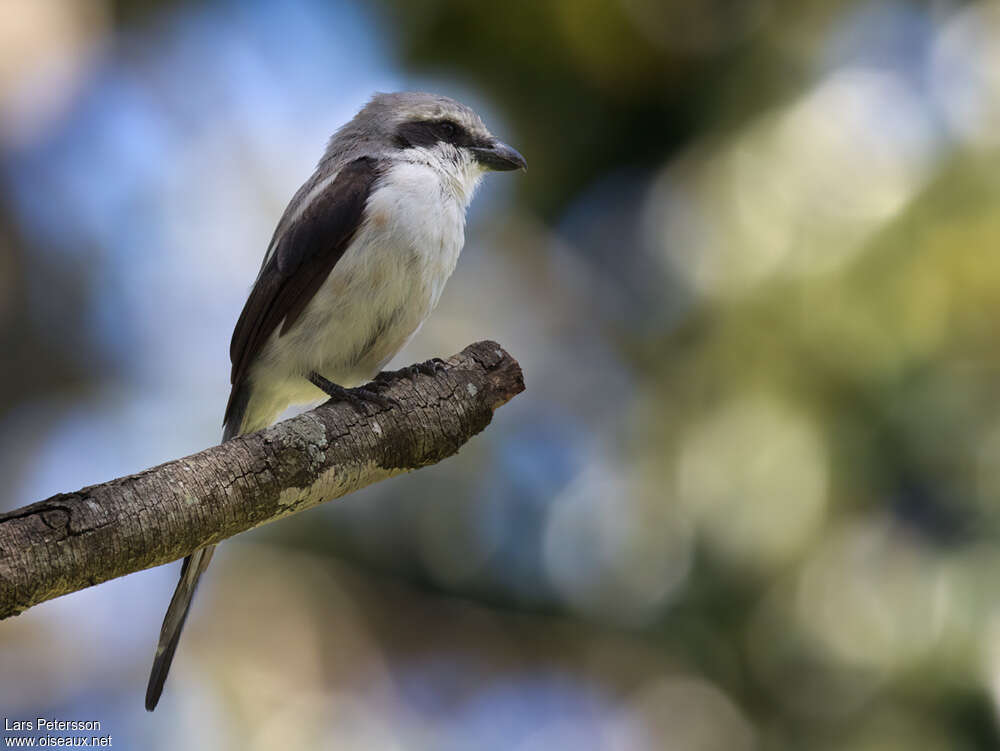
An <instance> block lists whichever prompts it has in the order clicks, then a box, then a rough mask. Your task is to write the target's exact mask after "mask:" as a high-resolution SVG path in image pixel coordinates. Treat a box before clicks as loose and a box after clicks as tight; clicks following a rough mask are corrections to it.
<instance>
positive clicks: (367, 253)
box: [242, 165, 465, 431]
mask: <svg viewBox="0 0 1000 751" xmlns="http://www.w3.org/2000/svg"><path fill="white" fill-rule="evenodd" d="M397 169H398V168H397ZM406 169H407V170H408V172H409V173H410V174H404V175H396V176H395V177H396V179H393V181H392V184H393V185H394V186H397V187H395V188H394V189H391V190H390V189H388V188H382V189H379V190H377V191H375V192H374V193H373V194H372V196H371V198H370V199H369V203H368V210H367V215H368V217H369V219H368V221H367V222H366V224H365V225H364V226H363V227H362V228H361V230H360V231H359V232H358V235H357V236H356V238H355V240H354V242H353V243H352V244H351V246H350V247H349V248H348V250H347V251H346V252H345V254H344V256H343V258H341V259H340V260H339V261H338V262H337V265H336V266H334V269H333V271H332V272H331V273H330V276H329V277H328V278H327V279H326V281H325V282H324V284H323V286H322V287H321V288H320V290H319V291H318V292H317V293H316V295H315V297H314V298H313V299H312V301H311V302H310V303H309V305H308V306H307V307H306V309H305V311H304V312H303V314H302V316H301V318H300V319H299V320H298V321H297V322H296V324H295V326H293V327H292V329H291V330H290V331H288V332H287V333H285V335H284V336H278V333H277V332H275V333H274V334H272V336H271V338H270V339H269V341H268V343H267V344H266V345H265V346H264V348H263V349H262V351H261V354H260V356H259V358H258V360H257V362H256V363H255V365H254V366H253V367H252V369H251V372H250V382H251V397H250V401H249V404H248V407H247V411H246V415H245V417H244V421H243V426H242V431H250V430H257V429H259V428H261V427H264V426H265V425H267V424H269V423H270V422H272V421H273V420H274V419H275V418H276V417H277V416H278V415H279V414H280V413H281V412H282V411H284V410H285V409H286V408H287V407H288V406H290V405H292V404H301V403H306V402H313V401H317V400H320V399H322V398H323V396H324V395H323V393H322V392H321V391H320V390H319V389H317V388H316V387H315V386H313V385H312V384H311V383H310V382H309V381H308V380H306V379H307V377H308V375H309V373H310V372H313V371H315V372H317V373H319V374H320V375H322V376H324V377H326V378H328V379H329V380H331V381H333V382H334V383H337V384H339V385H341V386H347V387H350V386H356V385H359V384H361V383H364V382H366V381H368V380H370V379H371V378H372V377H373V376H374V375H375V374H376V373H378V372H379V371H380V370H381V369H382V368H383V367H384V366H385V365H386V363H388V361H389V360H391V359H392V358H393V357H394V356H395V355H396V353H397V352H399V350H401V349H402V348H403V346H405V345H406V343H407V342H408V341H409V340H410V339H411V338H412V337H413V335H414V334H415V333H416V332H417V330H418V329H419V328H420V326H421V324H422V323H423V322H424V320H425V319H426V318H427V316H428V315H429V314H430V313H431V311H432V310H433V309H434V307H435V306H436V305H437V302H438V299H439V298H440V296H441V292H442V291H443V289H444V285H445V282H446V281H447V280H448V277H449V276H451V273H452V271H453V270H454V268H455V263H456V262H457V260H458V255H459V252H460V251H461V249H462V244H463V242H464V222H465V206H464V205H463V204H462V203H460V202H459V201H458V200H442V199H441V195H442V193H441V192H440V185H439V183H438V181H437V179H436V176H434V175H433V173H431V174H430V175H428V174H427V173H428V172H429V171H428V170H427V169H426V168H423V167H419V166H417V165H406ZM406 178H409V179H408V180H407V179H406ZM431 182H432V185H430V187H429V183H431Z"/></svg>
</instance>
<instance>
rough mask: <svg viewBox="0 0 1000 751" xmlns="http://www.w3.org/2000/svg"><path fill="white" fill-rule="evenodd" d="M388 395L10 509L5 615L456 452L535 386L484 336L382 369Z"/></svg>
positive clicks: (1, 579)
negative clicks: (409, 366) (429, 362)
mask: <svg viewBox="0 0 1000 751" xmlns="http://www.w3.org/2000/svg"><path fill="white" fill-rule="evenodd" d="M379 382H380V387H379V391H380V392H381V393H382V394H384V395H385V396H388V397H390V398H391V400H393V401H394V402H395V403H393V404H392V405H391V406H387V407H380V406H378V405H372V404H368V403H366V404H365V405H364V406H363V408H362V409H363V411H364V412H365V414H364V415H362V414H360V412H359V411H358V410H357V409H355V408H354V407H353V406H351V405H349V404H346V403H343V402H338V403H333V402H332V401H331V402H327V403H325V404H323V405H321V406H319V407H317V408H316V409H314V410H312V411H310V412H306V413H305V414H302V415H299V416H298V417H294V418H292V419H291V420H286V421H284V422H281V423H278V424H277V425H274V426H272V427H270V428H268V429H266V430H262V431H259V432H257V433H251V434H250V435H246V436H241V437H239V438H236V439H234V440H232V441H229V442H228V443H224V444H222V445H219V446H214V447H212V448H209V449H206V450H205V451H202V452H200V453H197V454H193V455H191V456H188V457H185V458H183V459H176V460H174V461H171V462H167V463H166V464H161V465H160V466H158V467H153V468H152V469H147V470H145V471H144V472H140V473H138V474H135V475H129V476H128V477H120V478H118V479H115V480H111V481H109V482H106V483H103V484H101V485H94V486H92V487H89V488H84V489H83V490H79V491H77V492H76V493H60V494H59V495H55V496H53V497H51V498H49V499H47V500H44V501H40V502H38V503H34V504H32V505H30V506H25V507H23V508H20V509H17V510H15V511H10V512H8V513H5V514H0V618H6V617H8V616H11V615H16V614H18V613H20V612H22V611H24V610H26V609H27V608H30V607H31V606H32V605H37V604H38V603H40V602H44V601H45V600H49V599H51V598H53V597H58V596H59V595H64V594H67V593H69V592H75V591H76V590H78V589H83V588H84V587H89V586H91V585H94V584H99V583H100V582H103V581H107V580H108V579H113V578H115V577H117V576H124V575H125V574H129V573H132V572H133V571H139V570H141V569H144V568H150V567H152V566H159V565H160V564H163V563H167V562H169V561H173V560H175V559H177V558H181V557H183V556H186V555H188V554H190V553H191V552H192V551H194V550H197V549H198V548H201V547H204V546H205V545H209V544H212V543H217V542H220V541H222V540H225V539H226V538H227V537H232V536H233V535H235V534H238V533H239V532H243V531H245V530H247V529H251V528H253V527H259V526H260V525H262V524H267V523H268V522H272V521H274V520H276V519H280V518H282V517H285V516H289V515H291V514H294V513H297V512H299V511H303V510H305V509H307V508H312V507H313V506H316V505H318V504H320V503H322V502H324V501H327V500H331V499H333V498H339V497H340V496H343V495H346V494H347V493H350V492H353V491H355V490H358V489H360V488H363V487H365V486H366V485H370V484H372V483H374V482H378V481H379V480H384V479H386V478H388V477H392V476H394V475H398V474H401V473H403V472H408V471H410V470H413V469H419V468H420V467H426V466H428V465H430V464H435V463H436V462H439V461H441V460H442V459H445V458H447V457H449V456H451V455H452V454H454V453H456V452H457V451H458V449H459V447H460V446H461V445H462V444H464V443H465V442H466V441H468V440H469V439H470V438H471V437H472V436H474V435H475V434H476V433H478V432H479V431H481V430H483V428H485V427H486V426H487V425H488V424H489V422H490V420H491V419H492V417H493V411H494V410H495V409H497V407H500V406H501V405H503V404H505V403H506V402H507V401H509V400H510V399H511V398H513V397H514V396H515V395H517V394H518V393H520V392H521V391H523V390H524V380H523V377H522V374H521V368H520V366H518V364H517V362H516V361H515V360H514V359H513V358H512V357H511V356H510V355H508V354H507V353H506V352H504V350H503V349H501V348H500V346H499V345H498V344H496V343H495V342H489V341H486V342H477V343H476V344H472V345H469V346H468V347H466V348H465V349H464V350H462V352H460V353H459V354H457V355H454V356H453V357H451V358H450V359H449V360H447V361H446V362H445V365H444V367H443V369H442V370H440V371H439V372H437V373H436V374H434V375H426V374H417V375H416V376H411V375H410V373H409V372H408V370H406V369H404V370H401V371H396V372H393V373H384V374H382V375H381V376H380V377H379Z"/></svg>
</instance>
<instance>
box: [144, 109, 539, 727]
mask: <svg viewBox="0 0 1000 751" xmlns="http://www.w3.org/2000/svg"><path fill="white" fill-rule="evenodd" d="M526 166H527V165H526V163H525V161H524V157H522V156H521V155H520V154H519V153H518V152H517V151H516V150H514V149H512V148H511V147H510V146H507V145H506V144H503V143H501V142H500V141H498V140H497V139H496V138H494V137H493V135H492V134H491V133H490V132H489V131H488V130H487V129H486V126H485V125H483V121H482V120H481V119H480V118H479V116H478V115H476V113H475V112H473V111H472V110H471V109H469V108H468V107H466V106H464V105H462V104H459V103H458V102H456V101H454V100H452V99H449V98H447V97H443V96H437V95H434V94H423V93H411V92H404V93H396V94H376V95H375V96H374V97H372V99H371V101H370V102H368V104H367V105H365V107H364V108H363V109H362V110H361V111H360V112H358V114H357V115H355V117H354V119H353V120H351V121H350V122H349V123H347V124H346V125H345V126H344V127H342V128H341V129H340V130H339V131H337V133H335V134H334V136H333V138H331V139H330V143H329V144H328V145H327V148H326V152H325V153H324V154H323V157H322V159H320V161H319V165H318V166H317V167H316V171H315V172H314V173H313V175H312V177H310V178H309V179H308V180H307V181H306V183H305V184H304V185H303V186H302V187H301V188H299V191H298V192H297V193H296V194H295V195H294V196H293V197H292V200H291V202H290V203H289V204H288V208H286V209H285V213H284V215H283V216H282V217H281V220H280V221H279V222H278V227H277V229H276V230H275V231H274V236H273V237H272V238H271V243H270V245H269V246H268V248H267V253H266V254H265V255H264V262H263V264H262V265H261V269H260V273H259V274H258V275H257V280H256V282H254V285H253V289H251V290H250V296H249V297H248V299H247V301H246V305H244V307H243V312H242V313H241V314H240V318H239V321H238V322H237V323H236V330H235V331H234V332H233V340H232V344H231V346H230V357H231V359H232V364H233V369H232V391H231V393H230V395H229V403H228V404H227V405H226V413H225V418H224V424H225V429H224V431H223V441H228V440H229V439H230V438H233V437H234V436H237V435H241V434H243V433H249V432H252V431H255V430H259V429H261V428H263V427H265V426H267V425H269V424H270V423H271V422H273V421H274V419H275V418H276V417H277V416H278V415H279V414H280V413H281V412H282V411H284V409H285V408H286V407H288V406H289V405H291V404H299V403H304V402H311V401H316V400H317V399H319V398H321V397H322V395H323V393H324V392H325V393H327V394H329V395H331V396H337V397H341V398H346V399H350V400H352V401H355V402H357V401H358V400H363V399H370V400H374V401H378V400H379V399H380V398H382V397H380V396H379V395H378V394H377V393H376V392H372V391H367V390H365V389H358V388H354V389H352V390H350V391H348V390H347V389H348V388H350V387H354V386H357V385H358V384H362V383H365V382H367V381H369V380H370V379H371V378H372V377H373V376H374V375H375V374H377V373H378V372H379V371H380V370H381V369H382V367H383V366H384V365H385V364H386V363H387V362H389V360H390V359H392V357H393V356H394V355H395V354H396V353H397V352H399V350H400V349H402V348H403V345H405V344H406V343H407V342H408V341H409V340H410V338H411V337H412V336H413V335H414V334H415V333H416V331H417V329H419V328H420V325H421V324H422V323H423V321H424V319H425V318H427V316H428V315H429V314H430V312H431V311H432V310H433V309H434V306H435V305H437V302H438V298H439V297H440V296H441V291H442V289H443V288H444V284H445V282H446V281H447V280H448V277H449V276H451V272H452V271H453V270H454V268H455V263H456V261H457V260H458V254H459V252H460V251H461V249H462V245H463V243H464V242H465V209H466V207H467V206H468V205H469V201H470V200H471V199H472V194H473V193H474V192H475V189H476V186H477V185H478V184H479V181H480V179H481V178H482V176H483V175H484V174H485V173H486V172H488V171H490V170H513V169H518V168H520V169H524V168H526ZM214 549H215V546H214V545H210V546H208V547H205V548H202V549H201V550H198V551H196V552H195V553H193V554H192V555H190V556H188V557H187V558H185V559H184V565H183V567H182V568H181V575H180V582H178V584H177V589H176V591H175V592H174V596H173V598H172V599H171V600H170V606H169V607H168V608H167V614H166V616H164V619H163V627H162V629H161V631H160V641H159V644H158V645H157V648H156V656H155V658H154V660H153V670H152V674H151V675H150V677H149V686H148V688H147V690H146V709H148V710H150V711H152V710H153V709H154V708H155V707H156V703H157V701H159V699H160V693H161V692H162V691H163V682H164V681H165V680H166V677H167V671H168V670H169V669H170V662H171V660H172V659H173V656H174V651H175V650H176V649H177V641H178V639H179V638H180V634H181V629H182V628H183V627H184V621H185V619H186V618H187V613H188V608H189V606H190V604H191V597H192V595H194V591H195V587H196V586H197V584H198V579H199V577H200V576H201V575H202V573H203V572H204V571H205V569H206V568H207V567H208V563H209V561H210V560H211V558H212V551H213V550H214Z"/></svg>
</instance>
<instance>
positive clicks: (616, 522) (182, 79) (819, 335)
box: [0, 0, 1000, 751]
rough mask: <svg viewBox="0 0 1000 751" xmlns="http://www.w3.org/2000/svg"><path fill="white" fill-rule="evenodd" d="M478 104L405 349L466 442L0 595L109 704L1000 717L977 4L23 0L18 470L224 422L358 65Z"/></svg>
mask: <svg viewBox="0 0 1000 751" xmlns="http://www.w3.org/2000/svg"><path fill="white" fill-rule="evenodd" d="M404 88H407V89H426V90H432V91H438V92H441V93H446V94H449V95H452V96H455V97H456V98H458V99H460V100H463V101H465V102H467V103H469V104H471V105H472V106H473V107H475V108H476V109H478V110H479V111H480V112H482V113H483V114H484V117H485V119H486V121H487V123H488V124H489V125H490V126H491V127H492V129H493V130H494V132H495V133H497V134H498V135H499V136H500V137H501V138H503V139H504V140H506V141H508V142H510V143H512V144H513V145H515V146H516V147H518V148H519V149H520V150H521V151H522V152H523V153H524V154H525V155H526V157H527V159H528V162H529V164H530V171H529V172H528V173H527V174H526V175H514V176H509V175H508V176H495V177H493V178H490V179H488V180H487V184H486V185H485V186H484V188H483V190H482V193H481V195H480V196H479V197H478V198H477V200H476V201H475V202H474V204H473V207H472V210H471V214H470V224H469V228H468V233H467V236H468V242H467V245H466V249H465V251H464V253H463V256H462V259H461V261H460V263H459V268H458V270H457V272H456V274H455V277H454V278H453V279H452V281H451V283H450V285H449V287H448V288H447V290H446V292H445V295H444V298H443V300H442V303H441V306H440V308H439V309H438V311H437V313H436V314H435V315H434V316H433V317H432V319H431V320H430V321H429V322H428V324H427V325H426V326H425V327H424V329H423V330H422V332H421V334H420V335H419V336H418V337H417V338H416V340H415V341H414V342H413V343H412V344H411V345H410V347H409V348H408V349H407V350H406V351H404V352H403V353H401V355H400V356H399V358H397V361H396V363H397V364H405V363H408V362H412V361H415V360H418V359H423V358H426V357H429V356H432V355H445V354H449V353H451V352H454V351H457V350H458V349H460V348H461V347H462V346H464V345H465V344H467V343H468V342H471V341H473V340H475V339H478V338H486V337H489V338H495V339H497V340H498V341H500V342H501V343H503V344H504V345H505V346H506V347H507V348H508V349H509V350H510V352H511V353H513V354H514V355H515V357H517V358H518V359H519V360H520V361H521V363H522V365H523V367H524V370H525V373H526V380H527V385H528V391H527V392H526V393H525V394H524V395H523V396H521V397H519V398H518V399H516V400H515V401H514V402H512V403H511V404H510V405H509V406H507V407H504V408H503V409H502V410H501V411H500V412H499V413H498V414H497V417H496V419H495V421H494V424H493V425H492V426H491V427H490V429H489V430H487V431H486V432H485V433H484V434H483V435H482V436H481V437H479V438H477V439H476V440H475V441H473V442H472V444H470V445H469V446H468V447H467V448H466V449H465V450H463V452H462V453H461V454H460V455H459V456H458V457H456V458H454V459H451V460H449V461H448V462H445V463H444V464H441V465H438V466H435V467H432V468H429V469H426V470H422V471H421V472H418V473H416V474H413V475H410V476H406V477H402V478H397V479H395V480H392V481H389V482H386V483H382V484H380V485H378V486H376V487H373V488H370V489H368V490H366V491H364V492H361V493H358V494H356V495H354V496H350V497H348V498H346V499H343V500H342V501H338V502H337V503H334V504H330V505H329V506H328V507H325V508H322V509H318V510H315V511H312V512H309V513H307V514H304V515H302V516H301V517H297V518H293V519H289V520H286V521H284V522H282V523H280V524H275V525H270V526H268V527H267V528H264V529H260V530H256V531H255V532H253V533H250V534H246V535H243V536H241V537H240V538H238V539H236V540H233V541H230V542H228V543H226V544H225V545H223V546H222V548H221V549H220V551H219V553H218V554H217V555H216V560H215V563H214V564H213V568H212V570H211V571H210V575H209V576H208V577H206V581H205V583H204V584H203V585H202V591H201V593H200V595H199V597H198V598H197V600H196V603H195V608H194V611H193V615H192V618H191V619H190V621H189V625H188V628H187V633H186V636H185V638H184V640H183V643H182V646H181V649H180V652H179V657H178V660H177V662H176V664H175V666H174V670H173V673H172V675H171V679H170V681H169V682H168V685H167V690H166V693H165V696H164V700H163V702H161V704H160V708H159V709H158V710H157V712H156V713H155V714H153V715H147V714H146V713H145V712H144V711H143V710H142V695H143V690H144V686H145V680H146V676H147V671H148V668H149V664H150V661H151V658H152V652H153V648H154V643H155V638H156V635H157V633H158V629H159V623H160V618H161V617H162V613H163V610H164V608H165V607H166V604H167V601H168V599H169V596H170V592H171V591H172V588H173V585H174V582H175V577H176V575H177V571H176V569H177V567H176V566H169V567H162V568H160V569H156V570H152V571H147V572H143V573H141V574H135V575H133V576H130V577H126V578H124V579H120V580H117V581H114V582H110V583H108V584H104V585H101V586H100V587H96V588H93V589H91V590H88V591H85V592H81V593H77V594H74V595H72V596H69V597H65V598H62V599H60V600H57V601H53V602H51V603H47V604H44V605H42V606H39V607H36V608H34V609H32V610H30V611H28V612H27V613H25V614H23V615H22V616H20V617H18V618H16V619H13V620H10V621H6V622H4V623H3V624H0V708H2V710H3V712H2V713H3V714H4V716H6V717H9V718H12V719H26V718H34V717H36V716H45V717H56V718H59V719H93V720H100V721H101V722H102V725H103V728H104V732H106V733H110V734H111V735H112V736H114V738H115V742H114V747H116V748H130V749H131V748H135V749H139V748H142V749H159V748H163V749H167V748H171V749H172V748H185V749H198V748H206V749H208V748H211V749H218V748H232V749H271V748H320V749H498V750H500V749H503V750H505V751H506V750H508V749H515V750H516V751H537V750H539V749H563V748H566V749H569V748H572V749H577V750H584V751H585V750H587V749H602V750H603V749H613V750H616V751H632V750H633V749H638V750H642V749H671V750H678V751H686V750H688V749H690V750H692V751H694V750H697V751H716V750H718V751H748V750H750V749H757V750H760V751H770V750H772V749H773V750H778V749H792V750H803V751H804V750H806V749H810V750H811V749H819V750H820V751H834V750H843V751H876V750H878V751H883V750H886V751H893V750H896V749H899V750H904V749H905V750H906V751H912V749H921V750H930V751H937V750H939V749H960V750H963V751H964V750H970V751H971V750H972V749H995V748H998V747H1000V731H998V723H997V707H998V702H1000V607H998V604H1000V603H998V597H997V595H996V592H995V590H996V586H995V582H996V581H997V576H998V575H1000V548H998V536H1000V523H998V521H1000V519H998V512H997V496H998V492H1000V408H998V406H997V405H998V401H1000V399H998V397H1000V354H998V348H997V347H996V346H995V341H996V332H995V329H996V325H995V322H996V321H998V320H1000V255H998V252H997V251H998V247H1000V177H998V175H1000V170H998V168H997V167H998V157H1000V6H998V5H997V4H996V3H995V2H985V1H984V2H975V3H961V2H954V1H952V0H927V1H926V2H918V1H916V0H914V1H912V2H904V1H903V0H842V1H836V0H823V1H822V2H820V1H819V0H806V1H805V2H801V1H799V2H791V1H790V0H728V1H727V2H723V1H722V0H712V1H711V2H699V3H692V2H688V1H687V0H541V1H530V0H511V2H508V3H504V4H495V3H466V2H459V1H458V0H452V1H448V0H410V1H408V2H404V1H403V0H379V1H378V2H375V3H360V2H322V0H292V1H291V2H278V1H277V0H273V1H271V0H248V1H241V0H220V1H219V2H204V3H201V2H177V1H174V2H171V1H169V0H0V349H2V351H3V353H4V367H3V368H2V369H0V476H2V477H3V478H4V483H3V485H4V488H3V493H2V495H0V508H3V509H7V508H14V507H16V506H19V505H22V504H25V503H29V502H31V501H34V500H38V499H41V498H44V497H46V496H48V495H51V494H53V493H56V492H59V491H72V490H75V489H77V488H78V487H81V486H83V485H86V484H89V483H94V482H100V481H103V480H106V479H109V478H111V477H114V476H117V475H119V474H125V473H129V472H134V471H137V470H139V469H142V468H144V467H147V466H150V465H153V464H156V463H158V462H161V461H165V460H167V459H171V458H174V457H176V456H179V455H183V454H186V453H190V452H193V451H196V450H199V449H201V448H204V447H205V446H207V445H209V444H211V443H213V442H214V441H216V440H218V436H219V431H220V419H221V411H222V407H223V405H224V403H225V399H226V395H227V392H228V357H227V352H228V341H229V336H230V333H231V331H232V326H233V324H234V322H235V320H236V317H237V315H238V313H239V310H240V308H241V306H242V302H243V300H244V297H245V295H246V292H247V290H248V288H249V285H250V283H251V281H252V279H253V277H254V275H255V273H256V270H257V267H258V264H259V261H260V258H261V255H262V253H263V251H264V247H265V245H266V243H267V240H268V238H269V237H270V233H271V231H272V229H273V226H274V224H275V222H276V221H277V218H278V216H279V215H280V213H281V211H282V209H283V208H284V205H285V203H286V202H287V200H288V199H289V197H290V196H291V195H292V193H293V192H294V190H295V189H296V188H297V187H298V185H299V184H300V183H301V182H302V181H303V180H304V179H305V178H306V177H307V176H308V174H309V173H310V171H311V169H312V166H313V164H314V163H315V161H316V159H317V158H318V156H319V155H320V153H321V151H322V148H323V145H324V143H325V140H326V138H327V137H328V136H329V134H330V133H331V132H332V131H333V130H334V129H335V128H336V127H337V126H339V125H340V124H341V123H343V122H344V121H345V120H347V119H348V118H350V117H351V116H352V115H353V113H354V112H355V111H356V110H357V109H358V108H359V107H360V106H361V104H362V103H363V102H364V101H365V99H366V98H367V97H368V96H369V95H370V93H371V92H372V91H375V90H395V89H404Z"/></svg>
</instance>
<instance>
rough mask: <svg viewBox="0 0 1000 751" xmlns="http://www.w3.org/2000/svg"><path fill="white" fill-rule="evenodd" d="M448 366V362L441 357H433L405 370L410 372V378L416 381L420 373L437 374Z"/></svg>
mask: <svg viewBox="0 0 1000 751" xmlns="http://www.w3.org/2000/svg"><path fill="white" fill-rule="evenodd" d="M447 368H448V364H447V363H446V362H445V361H444V360H442V359H441V358H440V357H432V358H431V359H430V360H426V361H424V362H418V363H414V364H413V365H409V366H407V367H405V368H403V370H405V371H407V372H408V374H409V376H410V380H412V381H415V380H417V376H418V375H428V376H436V375H437V374H438V373H440V372H441V371H442V370H446V369H447Z"/></svg>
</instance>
